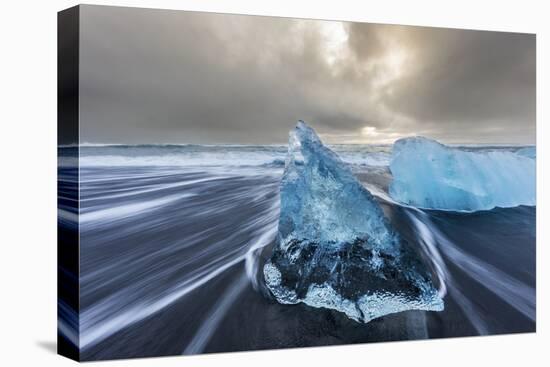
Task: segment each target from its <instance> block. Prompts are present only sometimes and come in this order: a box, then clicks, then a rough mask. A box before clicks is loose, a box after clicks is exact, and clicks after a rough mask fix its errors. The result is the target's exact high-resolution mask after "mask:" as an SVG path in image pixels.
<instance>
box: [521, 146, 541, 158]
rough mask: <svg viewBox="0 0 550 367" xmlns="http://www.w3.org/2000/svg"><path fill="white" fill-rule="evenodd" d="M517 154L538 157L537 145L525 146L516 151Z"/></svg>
mask: <svg viewBox="0 0 550 367" xmlns="http://www.w3.org/2000/svg"><path fill="white" fill-rule="evenodd" d="M516 154H519V155H522V156H524V157H528V158H533V159H535V158H537V150H536V148H535V147H525V148H521V149H519V150H518V151H516Z"/></svg>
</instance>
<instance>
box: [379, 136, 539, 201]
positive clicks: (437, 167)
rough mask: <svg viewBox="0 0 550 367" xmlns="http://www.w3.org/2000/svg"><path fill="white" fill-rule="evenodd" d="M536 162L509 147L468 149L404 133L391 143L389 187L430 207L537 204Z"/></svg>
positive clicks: (393, 192) (398, 196) (403, 197)
mask: <svg viewBox="0 0 550 367" xmlns="http://www.w3.org/2000/svg"><path fill="white" fill-rule="evenodd" d="M525 153H526V154H528V153H530V152H529V151H525ZM535 166H536V164H535V160H534V159H531V158H528V157H526V156H524V155H522V154H517V153H514V152H511V151H485V152H472V151H464V150H461V149H458V148H451V147H448V146H445V145H443V144H440V143H438V142H437V141H435V140H430V139H427V138H423V137H413V138H404V139H400V140H398V141H396V142H395V143H394V145H393V153H392V161H391V163H390V170H391V173H392V175H393V181H392V183H391V184H390V190H389V191H390V195H391V197H392V198H394V199H395V200H397V201H399V202H402V203H404V204H408V205H412V206H416V207H422V208H431V209H444V210H464V211H476V210H488V209H492V208H494V207H514V206H518V205H535V198H536V197H535V191H536V190H535V181H536V180H535Z"/></svg>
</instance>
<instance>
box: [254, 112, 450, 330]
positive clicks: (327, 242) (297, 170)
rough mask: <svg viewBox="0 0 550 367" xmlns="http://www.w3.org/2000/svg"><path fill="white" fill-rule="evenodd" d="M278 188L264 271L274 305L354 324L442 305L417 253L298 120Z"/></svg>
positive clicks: (439, 307) (364, 191)
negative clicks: (322, 311) (274, 230)
mask: <svg viewBox="0 0 550 367" xmlns="http://www.w3.org/2000/svg"><path fill="white" fill-rule="evenodd" d="M280 189H281V190H280V193H281V214H280V218H279V233H278V240H277V244H276V246H275V248H274V250H273V254H272V256H271V258H270V260H269V261H268V262H267V263H266V264H265V266H264V269H263V270H264V279H265V283H266V285H267V287H268V288H269V290H270V291H271V293H272V294H273V296H274V297H275V298H276V299H277V301H278V302H279V303H282V304H295V303H299V302H303V303H305V304H307V305H309V306H312V307H318V308H319V307H322V308H329V309H334V310H337V311H340V312H343V313H345V314H346V315H347V316H348V317H350V318H352V319H354V320H356V321H359V322H369V321H370V320H372V319H374V318H377V317H380V316H384V315H386V314H390V313H395V312H400V311H405V310H413V309H416V310H433V311H441V310H443V307H444V306H443V300H442V299H441V297H440V296H439V294H438V291H437V290H436V288H435V287H434V285H433V283H432V280H431V274H430V272H429V271H428V270H427V267H426V266H425V265H424V264H423V263H422V261H421V260H420V258H419V255H418V254H417V253H416V252H415V250H414V249H413V248H412V247H411V245H410V244H408V243H406V242H404V241H403V240H402V239H401V238H400V236H399V235H398V234H397V233H396V232H395V231H394V230H393V229H392V228H391V227H390V225H389V222H388V221H387V219H386V218H385V217H384V213H383V211H382V209H381V208H380V206H379V204H378V203H377V202H376V201H375V199H374V197H373V196H372V195H371V193H370V192H369V191H368V190H367V189H365V188H364V187H363V185H361V183H360V182H359V181H358V180H357V179H356V178H355V176H354V175H353V173H352V172H351V170H350V169H349V168H348V167H347V165H346V164H345V163H344V162H343V161H342V160H341V159H340V158H339V157H338V155H337V154H336V153H334V152H333V151H331V150H330V149H329V148H327V147H326V146H324V145H323V143H322V142H321V140H320V139H319V138H318V137H317V135H316V134H315V132H314V130H313V129H312V128H310V127H309V126H307V125H306V124H305V123H304V122H302V121H300V122H299V123H298V125H297V126H296V128H295V129H294V130H293V131H291V133H290V139H289V147H288V155H287V158H286V162H285V171H284V175H283V178H282V181H281V187H280Z"/></svg>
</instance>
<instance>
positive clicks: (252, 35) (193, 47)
mask: <svg viewBox="0 0 550 367" xmlns="http://www.w3.org/2000/svg"><path fill="white" fill-rule="evenodd" d="M80 22H81V23H80V24H81V48H80V57H81V58H80V73H81V74H80V75H81V84H80V88H81V100H80V104H81V124H80V129H81V134H80V136H81V141H82V142H96V143H99V142H101V143H129V144H134V143H202V144H205V143H206V144H215V143H230V144H232V143H235V144H278V143H284V142H286V140H287V136H288V131H289V129H290V128H291V127H292V126H293V125H294V124H295V123H296V121H297V120H298V119H303V120H305V121H306V122H308V123H309V124H310V125H311V126H313V127H314V128H315V129H316V130H317V131H318V132H319V133H320V135H321V137H322V138H323V139H324V140H325V141H327V142H329V143H391V142H393V141H394V140H395V139H398V138H400V137H404V136H411V135H423V136H428V137H432V138H435V139H438V140H440V141H442V142H446V143H514V144H532V143H534V142H535V53H536V49H535V36H534V35H530V34H518V33H506V32H483V31H470V30H456V29H441V28H424V27H410V26H395V25H380V24H367V23H343V22H332V21H318V20H303V19H288V18H274V17H258V16H239V15H224V14H211V13H210V14H208V13H195V12H183V11H166V10H150V9H134V8H117V7H101V6H83V7H82V10H81V21H80Z"/></svg>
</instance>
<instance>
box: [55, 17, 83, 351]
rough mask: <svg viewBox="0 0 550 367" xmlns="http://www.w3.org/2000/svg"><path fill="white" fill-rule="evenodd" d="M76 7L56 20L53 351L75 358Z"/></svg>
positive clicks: (76, 273)
mask: <svg viewBox="0 0 550 367" xmlns="http://www.w3.org/2000/svg"><path fill="white" fill-rule="evenodd" d="M78 77H79V7H78V6H77V7H73V8H70V9H67V10H63V11H61V12H59V13H58V18H57V144H58V146H57V152H58V153H57V154H58V161H57V212H58V216H57V233H58V234H57V351H58V353H59V354H61V355H63V356H66V357H68V358H71V359H74V360H79V347H78V345H79V226H78V212H79V201H78V200H79V174H78V156H79V147H78V142H79V121H78V120H79V81H78Z"/></svg>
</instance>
